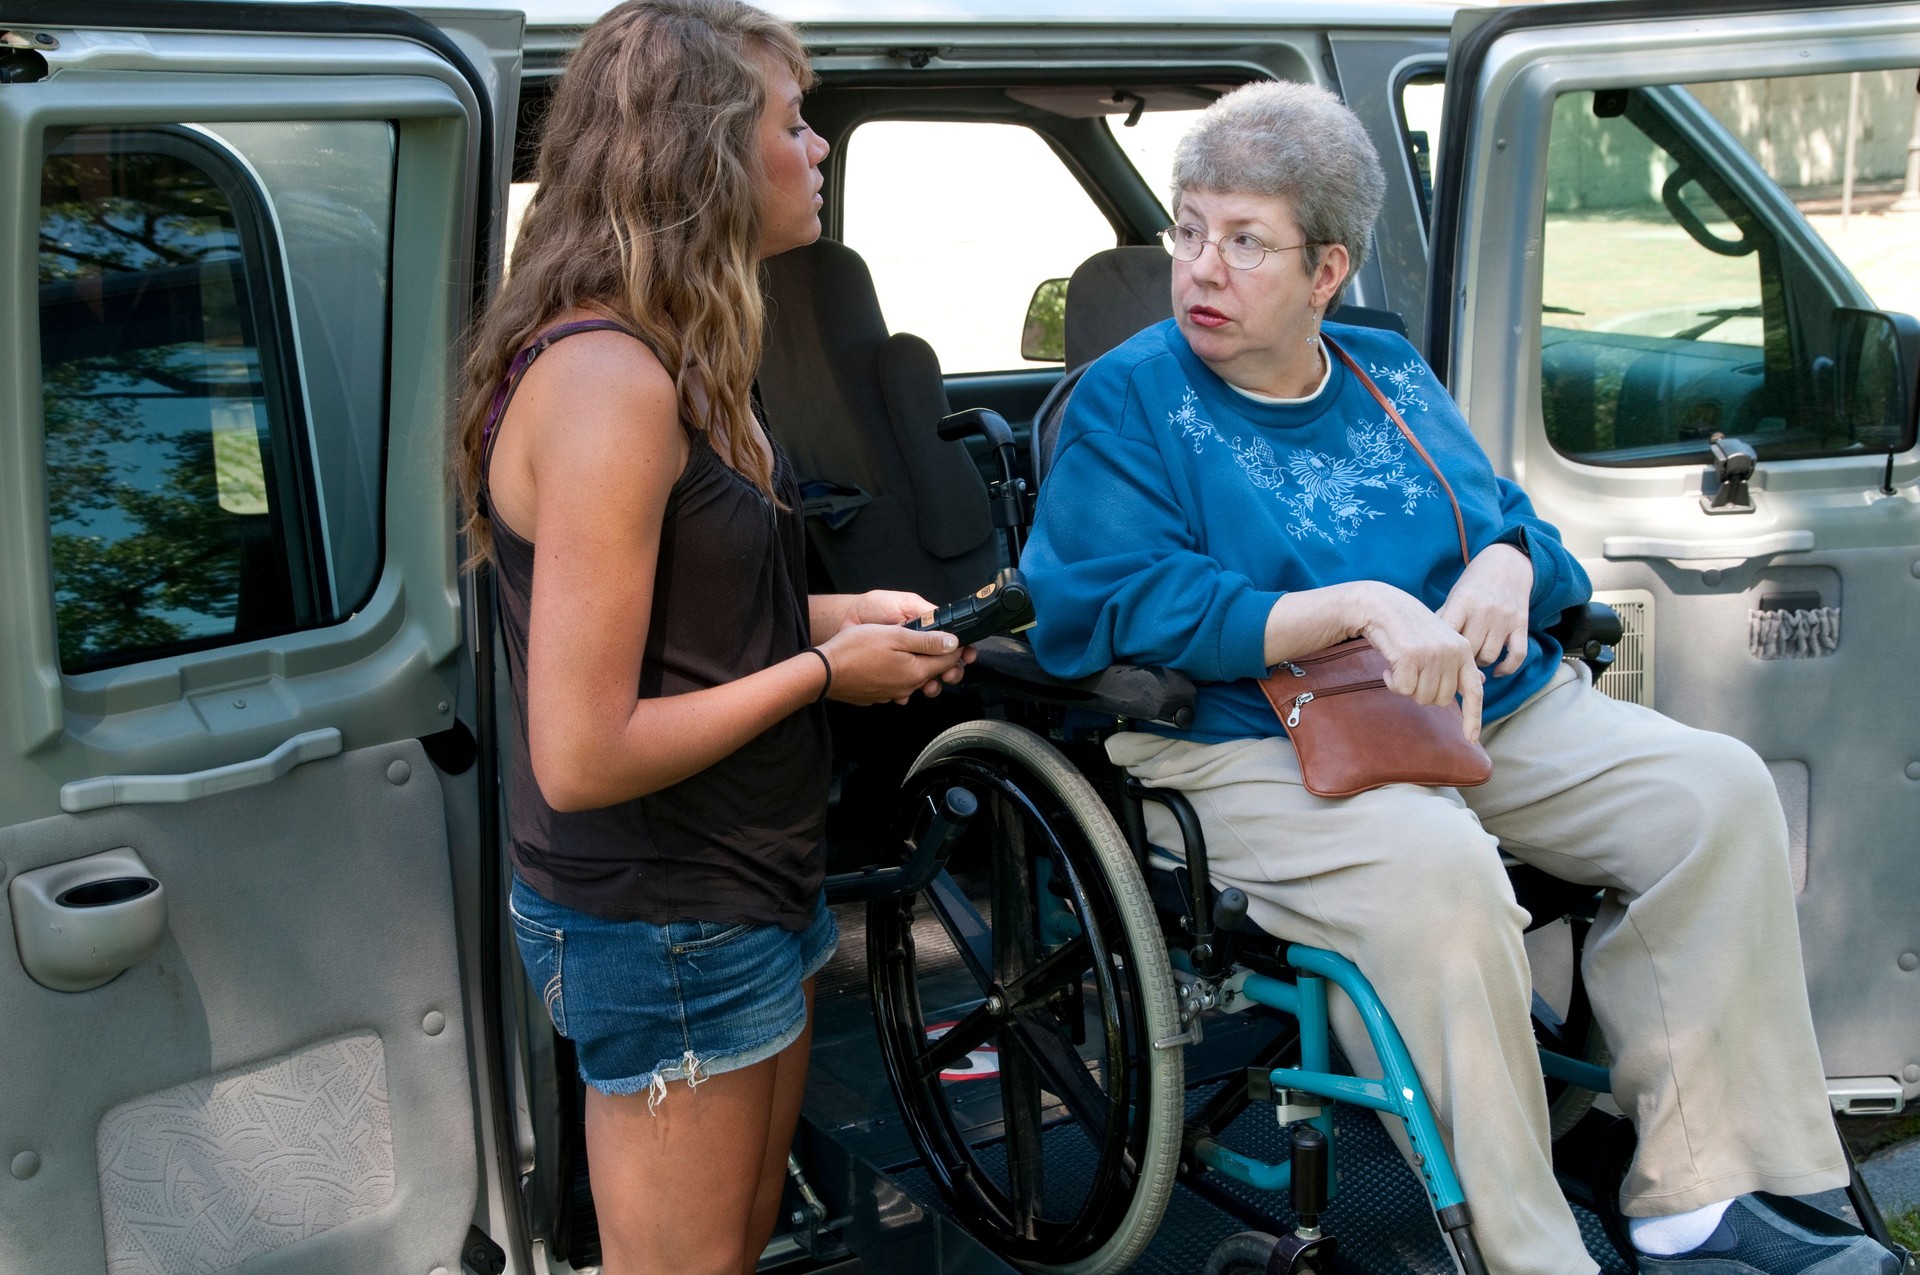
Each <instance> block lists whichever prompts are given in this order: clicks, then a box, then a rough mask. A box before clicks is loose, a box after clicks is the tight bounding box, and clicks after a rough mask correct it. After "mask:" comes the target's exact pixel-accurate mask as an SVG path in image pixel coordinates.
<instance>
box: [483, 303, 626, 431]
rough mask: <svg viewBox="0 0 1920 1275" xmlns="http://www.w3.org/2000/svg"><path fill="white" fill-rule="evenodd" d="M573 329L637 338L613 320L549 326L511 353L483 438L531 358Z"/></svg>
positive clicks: (502, 408)
mask: <svg viewBox="0 0 1920 1275" xmlns="http://www.w3.org/2000/svg"><path fill="white" fill-rule="evenodd" d="M576 332H625V333H626V334H627V335H628V336H631V337H633V339H634V340H636V341H638V340H639V339H640V338H639V337H638V336H635V335H634V333H633V332H632V331H631V330H630V329H628V328H627V327H626V326H625V325H624V324H619V323H615V322H614V321H613V320H612V319H580V320H578V321H576V322H573V323H562V324H561V325H560V326H558V327H554V328H548V329H547V330H546V331H545V332H542V333H541V334H540V336H539V339H538V340H536V341H534V343H533V344H532V345H529V346H528V347H527V348H526V349H524V350H522V351H520V353H518V354H516V355H514V356H513V362H511V363H509V364H508V365H507V374H506V375H505V376H504V377H502V378H501V380H500V388H499V389H497V390H495V391H494V392H493V406H492V407H490V408H488V409H487V423H486V427H485V428H484V429H482V430H481V434H482V436H483V437H491V436H492V435H493V427H494V426H496V425H498V424H499V423H500V417H501V415H502V414H503V413H504V412H505V411H506V410H507V403H508V402H509V401H510V400H511V399H512V398H513V390H514V386H516V385H518V384H519V382H520V378H521V377H522V376H525V375H526V372H527V369H528V368H529V367H532V366H533V361H534V360H535V359H537V358H539V357H540V356H541V355H542V354H544V353H546V349H547V347H548V346H549V345H552V344H553V343H554V342H555V341H558V340H560V339H561V338H563V337H570V336H572V335H573V334H574V333H576Z"/></svg>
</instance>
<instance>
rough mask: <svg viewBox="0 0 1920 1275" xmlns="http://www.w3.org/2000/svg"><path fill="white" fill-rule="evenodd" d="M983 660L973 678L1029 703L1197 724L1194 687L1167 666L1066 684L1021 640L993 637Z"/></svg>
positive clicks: (1122, 668) (1122, 669) (1108, 672)
mask: <svg viewBox="0 0 1920 1275" xmlns="http://www.w3.org/2000/svg"><path fill="white" fill-rule="evenodd" d="M975 649H976V650H977V651H979V653H980V658H979V659H978V660H976V661H975V662H974V663H973V664H972V665H971V666H970V667H969V668H968V669H967V680H968V681H978V682H985V683H987V684H989V685H992V686H995V687H999V688H1001V689H1003V690H1006V691H1010V692H1012V693H1013V694H1016V695H1019V696H1021V697H1022V698H1024V699H1032V700H1039V701H1040V702H1042V703H1046V704H1061V705H1065V706H1066V707H1068V708H1085V709H1090V710H1092V711H1094V712H1096V713H1105V714H1109V715H1111V716H1114V717H1128V718H1132V719H1134V720H1136V721H1143V722H1165V723H1166V724H1167V725H1169V726H1180V727H1184V726H1188V725H1190V724H1192V722H1193V695H1194V691H1193V683H1192V682H1191V681H1189V680H1188V679H1187V677H1186V675H1185V674H1183V673H1176V672H1174V671H1173V670H1171V669H1164V668H1139V667H1136V666H1135V665H1132V664H1115V665H1113V666H1112V667H1111V668H1107V669H1103V670H1102V671H1101V672H1098V673H1095V674H1094V675H1093V676H1092V677H1082V678H1075V679H1074V680H1072V681H1066V680H1063V679H1061V678H1057V677H1053V676H1051V675H1049V674H1048V673H1047V671H1046V670H1045V669H1043V668H1041V667H1040V661H1039V660H1037V659H1035V658H1034V655H1033V648H1032V647H1030V646H1028V645H1027V644H1026V643H1025V642H1022V641H1019V640H1018V639H1015V638H1008V637H992V638H988V639H987V640H986V641H984V642H980V643H977V644H976V646H975Z"/></svg>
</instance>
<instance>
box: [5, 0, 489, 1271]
mask: <svg viewBox="0 0 1920 1275" xmlns="http://www.w3.org/2000/svg"><path fill="white" fill-rule="evenodd" d="M519 33H520V18H519V15H517V14H512V15H504V16H503V15H497V14H496V15H474V16H472V17H470V18H460V17H459V16H458V15H451V16H447V17H446V18H445V20H444V23H443V25H441V26H436V25H433V24H430V23H427V22H425V21H422V20H421V19H420V18H418V17H415V16H413V15H410V14H406V13H402V12H399V11H397V10H390V9H376V8H370V7H361V6H352V5H313V6H308V5H287V6H284V7H274V6H260V5H244V6H243V5H228V4H188V3H156V2H153V0H142V2H141V3H137V4H133V3H114V2H111V0H13V2H10V3H6V4H3V5H0V166H4V169H5V176H4V178H0V189H4V190H5V191H6V192H8V193H7V197H6V198H5V199H4V200H3V201H0V246H3V247H4V250H3V251H0V307H4V309H5V313H6V316H7V317H6V319H5V321H4V322H3V323H0V332H4V333H5V336H4V338H0V456H4V458H5V459H4V462H3V463H0V511H4V513H0V597H4V598H5V603H4V611H3V612H0V614H3V615H4V633H5V640H4V642H0V1076H4V1077H5V1080H4V1082H0V1270H6V1271H49V1272H51V1271H60V1272H71V1273H74V1275H80V1273H82V1272H107V1271H111V1272H113V1273H114V1275H163V1273H172V1272H187V1271H202V1270H224V1269H227V1268H229V1267H232V1266H236V1265H240V1264H242V1263H244V1264H245V1268H246V1269H247V1270H249V1271H261V1272H269V1271H294V1270H299V1271H316V1270H327V1271H343V1272H345V1271H354V1272H388V1271H392V1272H399V1271H410V1272H420V1273H421V1275H427V1273H428V1272H435V1273H437V1275H454V1273H456V1272H459V1271H460V1270H461V1269H462V1266H463V1262H464V1263H465V1264H466V1265H467V1266H468V1267H470V1268H471V1269H473V1270H476V1271H482V1272H488V1271H491V1272H498V1271H500V1270H502V1269H503V1267H504V1264H505V1263H506V1261H507V1256H506V1252H505V1251H503V1249H502V1247H501V1246H502V1245H504V1246H505V1249H507V1250H514V1251H516V1252H517V1251H518V1250H520V1248H521V1247H522V1242H521V1241H520V1240H519V1238H518V1235H517V1231H518V1229H519V1228H518V1223H517V1216H518V1213H517V1203H516V1202H514V1199H513V1195H512V1191H513V1188H514V1178H515V1174H514V1173H513V1171H512V1166H511V1161H510V1158H509V1157H508V1156H506V1155H505V1154H504V1153H502V1154H500V1155H491V1154H488V1153H486V1151H485V1149H486V1148H489V1147H498V1146H500V1145H503V1144H505V1143H510V1142H512V1141H513V1139H511V1138H510V1137H508V1138H501V1137H499V1136H497V1134H498V1131H499V1130H500V1129H502V1128H503V1127H504V1126H505V1121H504V1119H503V1118H502V1117H501V1115H500V1114H498V1112H499V1105H498V1098H497V1095H498V1094H499V1092H500V1079H499V1076H498V1075H497V1074H496V1073H497V1071H498V1068H496V1067H495V1066H494V1065H493V1062H492V1060H493V1059H496V1058H498V1057H499V1054H498V1052H497V1048H496V1047H497V1041H493V1040H490V1039H489V1037H490V1036H491V1035H493V1034H494V1033H497V1030H498V1029H497V1025H494V1024H493V1023H492V1021H491V1020H490V1019H489V1017H488V1014H489V1012H490V1006H489V1003H488V1001H489V998H488V997H487V996H485V995H482V994H481V992H480V990H479V989H480V988H481V986H482V983H483V981H484V980H483V974H484V972H485V968H486V964H487V959H488V957H489V956H492V957H497V955H498V952H497V947H496V946H494V940H493V939H492V938H491V936H490V934H489V933H488V930H487V927H486V926H485V923H484V918H485V917H486V915H487V913H486V904H485V900H487V899H489V898H493V897H495V884H494V882H493V881H492V880H490V879H488V876H487V872H488V868H487V863H488V861H487V859H486V858H485V857H484V855H483V853H482V847H483V845H484V844H485V840H486V839H485V837H484V836H483V821H482V817H481V803H480V801H479V797H478V794H479V792H480V791H481V788H480V783H479V776H480V775H481V774H482V773H484V772H485V770H486V767H485V766H484V765H476V757H475V752H476V750H475V748H474V745H473V739H474V734H473V732H472V730H471V729H470V725H469V724H470V723H473V722H474V721H475V715H474V713H475V710H474V704H473V703H472V699H473V692H472V689H471V688H472V680H471V672H470V665H471V661H470V659H469V657H468V651H469V643H468V642H467V641H466V640H465V639H466V631H465V629H464V628H463V624H462V607H461V598H460V588H459V578H458V575H457V572H456V561H455V560H456V548H455V544H454V537H453V530H452V528H453V522H454V519H453V516H452V511H451V506H450V500H449V497H448V495H447V486H446V483H445V481H444V480H443V478H442V470H443V461H442V456H443V450H444V449H443V444H442V437H443V429H444V419H445V412H446V403H447V393H448V386H449V379H450V378H449V372H450V370H451V368H452V355H451V353H450V351H452V350H453V349H454V348H455V346H456V337H457V335H458V332H459V330H460V328H461V326H462V325H463V323H464V322H465V319H466V316H467V314H468V311H469V307H470V304H471V302H472V299H473V296H474V295H475V289H476V288H477V287H478V286H479V280H480V278H481V277H482V275H483V274H484V266H485V263H486V261H487V259H488V253H489V251H492V249H489V248H488V246H487V245H488V244H489V241H490V235H489V230H488V227H489V225H490V222H491V216H492V213H491V210H492V208H493V206H494V203H495V195H496V193H497V191H496V189H495V185H496V183H495V174H498V173H499V171H500V168H499V159H500V153H501V151H502V146H503V143H501V142H499V141H497V140H496V132H497V130H496V129H495V127H494V114H493V113H494V112H495V111H496V109H503V110H504V111H505V112H506V113H507V117H508V118H511V111H512V107H513V101H512V96H513V93H514V91H515V83H514V81H515V76H516V75H517V67H518V57H519V53H518V47H519ZM502 99H504V101H503V100H502ZM495 972H496V974H497V966H496V968H495ZM496 983H497V979H496ZM476 1225H477V1226H478V1228H479V1229H478V1230H477V1231H476V1230H475V1228H476ZM496 1240H497V1241H498V1243H497V1244H496V1243H495V1241H496ZM513 1269H516V1270H524V1269H526V1268H525V1266H524V1264H523V1263H522V1261H520V1260H518V1259H517V1258H516V1260H515V1261H514V1262H513Z"/></svg>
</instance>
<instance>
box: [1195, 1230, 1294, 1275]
mask: <svg viewBox="0 0 1920 1275" xmlns="http://www.w3.org/2000/svg"><path fill="white" fill-rule="evenodd" d="M1279 1243H1280V1240H1279V1238H1278V1237H1277V1236H1272V1235H1268V1234H1267V1233H1266V1232H1265V1231H1240V1232H1237V1233H1235V1234H1233V1235H1229V1236H1227V1238H1226V1239H1224V1240H1221V1241H1220V1242H1219V1243H1218V1244H1216V1245H1214V1247H1213V1252H1211V1253H1209V1254H1208V1255H1207V1264H1206V1266H1205V1267H1204V1268H1203V1272H1202V1275H1266V1270H1267V1261H1268V1259H1269V1258H1271V1257H1272V1256H1273V1250H1274V1246H1275V1245H1277V1244H1279Z"/></svg>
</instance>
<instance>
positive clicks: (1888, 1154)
mask: <svg viewBox="0 0 1920 1275" xmlns="http://www.w3.org/2000/svg"><path fill="white" fill-rule="evenodd" d="M1860 1176H1861V1177H1863V1178H1865V1179H1866V1180H1867V1189H1868V1190H1869V1191H1872V1192H1873V1202H1874V1203H1875V1204H1878V1205H1879V1206H1880V1212H1881V1213H1882V1214H1886V1215H1892V1214H1895V1213H1899V1212H1902V1211H1904V1210H1906V1209H1911V1208H1920V1138H1916V1139H1914V1140H1912V1141H1910V1142H1903V1143H1901V1144H1900V1145H1899V1146H1897V1147H1888V1148H1887V1149H1886V1150H1884V1151H1881V1152H1879V1153H1877V1154H1876V1155H1874V1156H1873V1157H1872V1158H1871V1159H1869V1160H1867V1161H1866V1163H1864V1164H1862V1165H1861V1166H1860ZM1812 1202H1813V1203H1815V1204H1817V1205H1819V1206H1820V1207H1821V1208H1823V1209H1826V1210H1827V1211H1828V1212H1831V1213H1838V1214H1840V1215H1841V1216H1843V1217H1848V1218H1851V1217H1852V1216H1853V1210H1852V1208H1851V1207H1849V1205H1848V1204H1847V1196H1846V1192H1844V1191H1828V1192H1826V1193H1825V1194H1824V1195H1817V1196H1814V1197H1813V1200H1812Z"/></svg>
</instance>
